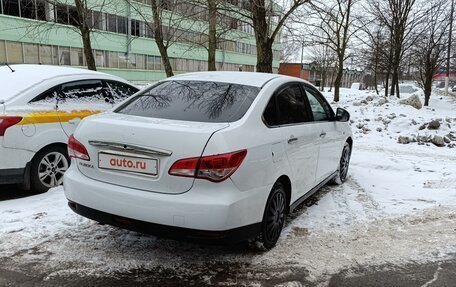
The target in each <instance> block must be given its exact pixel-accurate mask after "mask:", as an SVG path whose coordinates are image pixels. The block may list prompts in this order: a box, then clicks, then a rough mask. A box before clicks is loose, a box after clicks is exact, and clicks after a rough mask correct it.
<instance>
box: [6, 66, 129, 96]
mask: <svg viewBox="0 0 456 287" xmlns="http://www.w3.org/2000/svg"><path fill="white" fill-rule="evenodd" d="M10 67H11V69H13V71H14V72H12V71H11V69H10V68H8V66H6V65H5V66H0V91H1V92H0V100H7V99H9V98H12V97H13V96H15V95H17V94H18V93H20V92H22V91H25V90H27V89H29V88H31V87H32V86H34V85H37V84H39V83H41V82H43V81H46V80H49V79H52V78H57V77H65V76H97V75H98V76H101V77H102V78H111V79H113V80H114V79H115V80H119V81H122V82H125V81H124V80H122V79H120V78H118V77H115V76H112V75H108V74H105V73H100V72H96V71H90V70H85V69H78V68H70V67H63V66H50V65H27V64H19V65H10Z"/></svg>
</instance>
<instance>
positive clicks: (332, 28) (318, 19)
mask: <svg viewBox="0 0 456 287" xmlns="http://www.w3.org/2000/svg"><path fill="white" fill-rule="evenodd" d="M356 2H357V1H356V0H332V1H331V0H330V1H314V2H312V5H311V6H310V10H308V11H307V15H308V17H310V19H307V21H308V22H307V23H306V22H302V24H303V25H305V26H306V27H307V29H308V32H307V33H308V37H309V38H310V39H311V41H313V42H314V43H315V44H318V45H323V46H326V47H328V48H330V49H331V50H333V51H334V53H335V55H336V56H337V61H336V68H337V71H336V77H335V80H334V101H336V102H338V101H339V94H340V86H341V84H342V77H343V72H344V63H345V61H346V60H347V59H348V58H349V56H350V54H349V53H347V47H348V44H349V41H350V39H351V38H352V36H353V35H354V33H355V32H356V29H355V28H356V27H355V22H356V21H357V19H356V17H352V8H353V6H354V5H355V3H356Z"/></svg>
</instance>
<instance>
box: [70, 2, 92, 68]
mask: <svg viewBox="0 0 456 287" xmlns="http://www.w3.org/2000/svg"><path fill="white" fill-rule="evenodd" d="M74 3H75V5H76V11H77V13H78V14H77V16H78V19H77V21H76V23H77V24H78V25H77V27H78V28H79V31H80V34H81V38H82V45H83V47H84V48H83V49H84V55H85V58H86V62H87V68H88V69H89V70H94V71H96V70H97V67H96V64H95V57H94V56H93V50H92V41H91V39H90V34H91V31H92V29H93V26H91V25H90V24H89V22H88V21H87V19H88V18H89V15H90V11H91V9H90V8H89V6H88V5H87V0H74Z"/></svg>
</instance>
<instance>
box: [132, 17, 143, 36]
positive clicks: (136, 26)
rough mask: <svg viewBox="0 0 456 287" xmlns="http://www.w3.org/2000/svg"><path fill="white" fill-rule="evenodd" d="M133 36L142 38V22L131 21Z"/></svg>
mask: <svg viewBox="0 0 456 287" xmlns="http://www.w3.org/2000/svg"><path fill="white" fill-rule="evenodd" d="M131 35H132V36H137V37H139V36H141V22H140V21H138V20H134V19H132V20H131Z"/></svg>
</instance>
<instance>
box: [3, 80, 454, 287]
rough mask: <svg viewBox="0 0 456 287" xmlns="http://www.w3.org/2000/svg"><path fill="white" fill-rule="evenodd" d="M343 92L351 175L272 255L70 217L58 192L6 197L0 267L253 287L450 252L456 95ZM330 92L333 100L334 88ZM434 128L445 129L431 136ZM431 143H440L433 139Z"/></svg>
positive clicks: (299, 215)
mask: <svg viewBox="0 0 456 287" xmlns="http://www.w3.org/2000/svg"><path fill="white" fill-rule="evenodd" d="M341 92H342V94H341V101H340V102H339V103H338V104H335V103H333V105H334V107H335V108H336V107H337V106H338V107H343V108H345V109H347V110H348V111H349V112H350V113H351V123H350V125H351V127H352V130H353V133H354V150H353V153H352V160H351V165H350V170H349V177H348V180H347V182H346V183H345V184H343V185H341V186H325V187H323V188H322V189H321V190H320V191H319V192H318V193H317V194H316V195H315V196H313V197H312V198H310V199H309V200H308V201H307V202H306V203H305V204H304V205H303V206H301V207H300V208H298V210H297V211H296V212H294V213H293V214H291V215H290V216H289V218H288V222H287V225H286V227H285V230H284V232H283V233H282V236H281V238H280V240H279V242H278V244H277V246H276V247H275V248H274V249H273V250H271V251H269V252H264V253H256V252H250V251H248V250H247V249H241V250H238V249H236V248H233V247H226V246H207V245H197V244H191V243H186V242H178V241H173V240H167V239H161V238H156V237H153V236H148V235H143V234H139V233H135V232H130V231H126V230H121V229H118V228H114V227H111V226H106V225H103V226H102V225H99V224H97V223H95V222H93V221H90V220H88V219H85V218H82V217H80V216H78V215H76V214H74V213H73V212H72V211H71V210H70V209H69V208H68V207H67V201H66V199H65V196H64V194H63V191H62V188H60V187H59V188H54V189H52V190H50V191H49V192H48V193H46V194H41V195H35V196H29V197H24V198H19V199H10V200H4V201H1V202H0V262H4V263H3V264H2V265H3V266H1V267H2V268H9V269H10V270H12V271H15V270H16V271H17V270H24V269H27V268H28V269H27V270H30V272H38V273H39V274H42V275H43V278H44V279H43V280H44V281H48V280H53V279H55V278H67V277H69V276H75V275H77V276H94V277H97V276H114V277H115V276H117V275H118V274H120V273H125V272H126V273H135V272H138V274H139V271H138V270H140V271H141V272H145V271H147V270H152V271H154V274H157V276H158V275H160V274H161V275H160V276H165V277H166V276H168V277H173V276H174V277H176V278H183V280H185V278H188V277H192V278H195V277H197V278H199V280H200V281H199V282H202V283H205V284H215V283H217V284H220V285H224V286H230V285H249V286H258V285H261V283H262V282H265V280H267V279H268V278H275V279H276V281H275V282H279V283H284V284H286V283H287V282H288V281H290V280H291V279H289V278H290V274H293V273H294V272H298V271H299V270H305V272H304V273H305V274H306V280H308V281H310V282H315V283H324V282H326V281H327V280H328V278H329V276H330V275H331V274H334V273H336V272H338V271H340V270H342V269H350V268H357V267H359V266H365V265H381V264H406V263H408V262H429V261H437V260H442V259H444V258H446V257H447V256H450V255H451V254H454V253H455V252H456V245H455V242H456V232H455V230H456V220H455V219H456V148H454V144H456V138H452V137H451V135H453V136H456V98H454V97H452V96H450V97H444V96H443V95H441V94H440V93H438V92H436V93H434V94H433V95H432V98H431V101H430V106H429V107H423V108H421V109H416V108H414V107H412V106H409V105H402V104H399V100H398V99H396V98H394V97H388V98H384V97H382V96H378V95H376V94H375V93H374V92H372V91H360V90H355V89H353V90H352V89H342V91H341ZM324 94H325V96H327V98H328V99H329V100H331V98H332V93H331V92H324ZM407 96H410V95H407ZM407 96H405V95H404V97H407ZM418 96H419V97H420V98H421V101H423V99H422V97H423V96H422V94H419V95H418ZM432 121H437V122H438V123H439V127H438V128H436V129H434V128H431V129H429V128H428V127H429V124H430V123H431V122H432ZM423 126H424V128H423ZM435 136H440V137H442V138H443V139H444V142H443V145H442V144H440V143H441V142H439V144H435V143H433V140H432V139H433V138H434V137H435ZM400 137H408V139H409V141H408V142H407V143H405V142H406V141H400V139H399V138H400ZM445 138H446V139H445ZM401 142H402V143H401ZM0 188H1V187H0ZM24 266H27V267H24ZM221 273H225V275H224V276H222V278H221V277H220V276H218V275H220V274H221ZM226 273H229V274H228V275H227V274H226ZM140 278H141V276H138V280H140ZM277 280H278V281H277ZM294 280H295V279H294ZM290 282H291V281H290ZM290 282H289V283H290ZM290 284H292V285H293V282H291V283H290ZM292 285H290V286H292Z"/></svg>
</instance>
